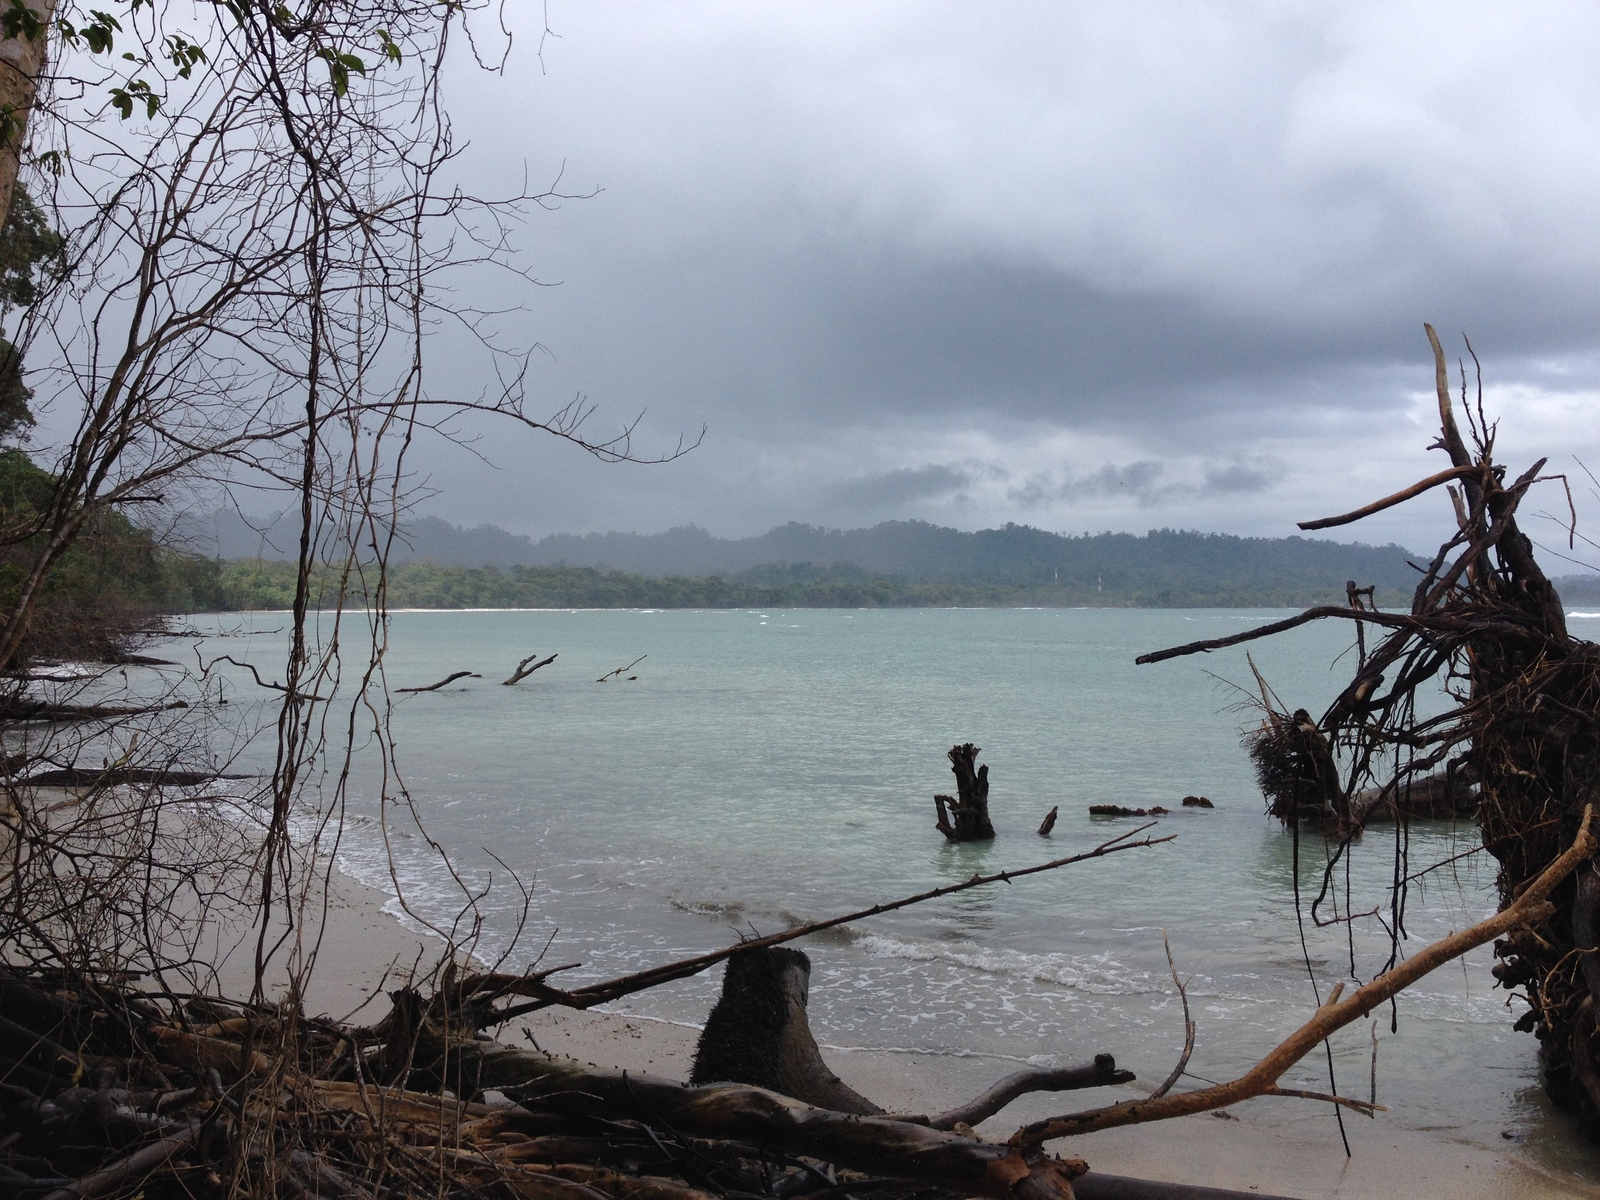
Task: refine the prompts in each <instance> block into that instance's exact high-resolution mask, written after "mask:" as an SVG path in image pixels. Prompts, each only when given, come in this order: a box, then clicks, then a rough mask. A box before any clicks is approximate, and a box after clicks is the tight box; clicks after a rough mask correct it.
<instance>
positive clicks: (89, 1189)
mask: <svg viewBox="0 0 1600 1200" xmlns="http://www.w3.org/2000/svg"><path fill="white" fill-rule="evenodd" d="M201 1129H202V1123H201V1122H199V1121H195V1122H192V1123H191V1124H190V1126H189V1128H187V1129H185V1130H184V1131H183V1132H181V1133H174V1134H171V1135H169V1136H167V1137H164V1138H162V1139H161V1140H160V1141H159V1142H153V1143H151V1144H150V1145H148V1146H145V1147H144V1148H143V1149H140V1150H135V1151H134V1152H133V1153H132V1154H130V1155H128V1156H127V1157H126V1158H122V1159H119V1160H118V1161H116V1162H114V1163H112V1164H111V1165H110V1166H108V1167H103V1168H101V1169H100V1170H98V1171H95V1172H94V1173H93V1174H90V1175H85V1176H84V1177H83V1178H81V1179H75V1180H73V1181H72V1182H71V1183H69V1184H68V1185H67V1186H66V1187H64V1188H58V1189H57V1190H56V1191H53V1192H51V1193H50V1194H49V1195H48V1196H46V1197H45V1198H44V1200H88V1198H89V1197H91V1196H103V1195H105V1194H106V1193H107V1192H111V1191H116V1190H117V1189H119V1188H121V1187H123V1186H124V1185H126V1184H128V1183H130V1182H133V1181H135V1180H138V1179H141V1178H143V1177H144V1176H146V1175H149V1174H151V1173H152V1172H154V1171H155V1170H156V1169H157V1168H159V1167H162V1166H164V1165H166V1164H167V1163H168V1162H170V1161H171V1160H172V1159H174V1158H177V1157H179V1156H180V1155H182V1154H184V1153H185V1152H187V1151H188V1150H190V1149H192V1148H193V1147H194V1144H195V1143H196V1142H197V1141H199V1139H200V1131H201Z"/></svg>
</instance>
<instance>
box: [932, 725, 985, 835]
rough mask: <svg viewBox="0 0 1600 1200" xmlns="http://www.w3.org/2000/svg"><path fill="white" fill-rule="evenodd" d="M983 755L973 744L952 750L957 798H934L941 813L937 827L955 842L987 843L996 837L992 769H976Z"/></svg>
mask: <svg viewBox="0 0 1600 1200" xmlns="http://www.w3.org/2000/svg"><path fill="white" fill-rule="evenodd" d="M981 753H982V751H981V750H979V749H978V747H976V746H974V745H973V744H972V743H971V742H966V743H964V744H962V745H959V746H952V747H950V769H951V770H952V771H953V772H955V776H956V795H955V796H954V797H951V796H935V797H934V798H933V803H934V807H935V808H936V809H937V810H938V813H939V819H938V822H937V823H936V825H935V826H934V827H935V828H936V829H938V831H939V832H940V833H942V834H944V836H945V837H947V838H949V839H950V840H951V841H952V842H986V841H989V840H990V839H992V838H993V837H994V825H993V824H991V823H990V821H989V768H988V766H987V765H985V766H981V767H979V766H976V763H977V758H978V755H979V754H981Z"/></svg>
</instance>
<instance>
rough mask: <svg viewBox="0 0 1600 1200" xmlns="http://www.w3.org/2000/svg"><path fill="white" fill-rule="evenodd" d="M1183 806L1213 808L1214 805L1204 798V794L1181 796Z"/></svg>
mask: <svg viewBox="0 0 1600 1200" xmlns="http://www.w3.org/2000/svg"><path fill="white" fill-rule="evenodd" d="M1183 807H1184V808H1215V807H1216V805H1215V804H1213V803H1211V801H1210V800H1208V799H1206V798H1205V797H1204V796H1185V797H1184V798H1183Z"/></svg>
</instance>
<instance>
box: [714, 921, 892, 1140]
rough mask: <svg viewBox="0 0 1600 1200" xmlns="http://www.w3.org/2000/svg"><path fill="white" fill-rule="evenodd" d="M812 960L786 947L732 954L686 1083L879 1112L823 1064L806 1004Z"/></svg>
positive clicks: (864, 1112)
mask: <svg viewBox="0 0 1600 1200" xmlns="http://www.w3.org/2000/svg"><path fill="white" fill-rule="evenodd" d="M810 988H811V960H810V959H809V958H807V957H806V956H805V954H803V953H802V952H801V951H799V950H792V949H790V948H789V947H787V946H769V947H767V948H766V949H764V950H754V951H751V952H750V953H749V954H735V955H734V956H733V957H732V958H730V959H729V960H728V969H727V972H726V974H724V975H723V977H722V995H721V997H720V998H719V999H718V1000H717V1004H716V1007H715V1008H713V1009H712V1010H711V1015H710V1016H708V1017H707V1018H706V1027H705V1031H704V1032H703V1033H702V1034H701V1035H700V1044H699V1045H698V1046H697V1047H696V1048H695V1055H694V1070H693V1071H691V1072H690V1074H689V1082H690V1083H693V1084H702V1083H748V1084H753V1085H754V1086H756V1087H764V1088H768V1089H770V1090H771V1091H774V1092H782V1093H783V1094H784V1095H785V1096H793V1097H794V1098H795V1099H796V1100H804V1101H805V1102H806V1103H807V1104H815V1105H816V1106H817V1107H818V1108H832V1109H836V1110H838V1111H839V1112H847V1113H856V1114H857V1115H860V1116H876V1115H878V1114H879V1113H881V1112H883V1109H881V1108H879V1107H878V1106H877V1105H876V1104H874V1103H873V1102H872V1101H870V1100H868V1099H867V1098H866V1097H865V1096H863V1095H861V1094H860V1093H859V1092H856V1091H855V1090H854V1089H852V1088H851V1087H850V1086H849V1085H848V1084H846V1083H845V1082H844V1081H843V1080H841V1079H840V1078H839V1077H838V1076H837V1075H835V1074H834V1073H833V1072H832V1071H830V1070H829V1069H828V1064H827V1063H825V1062H823V1061H822V1051H820V1050H819V1049H818V1048H817V1040H816V1038H815V1037H813V1036H812V1034H811V1025H810V1023H809V1021H808V1020H807V1018H806V1004H807V1001H808V999H809V996H810Z"/></svg>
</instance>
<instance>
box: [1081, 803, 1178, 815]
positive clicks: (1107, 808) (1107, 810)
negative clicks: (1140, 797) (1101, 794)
mask: <svg viewBox="0 0 1600 1200" xmlns="http://www.w3.org/2000/svg"><path fill="white" fill-rule="evenodd" d="M1171 811H1172V810H1171V809H1170V808H1162V807H1161V805H1159V804H1152V805H1151V806H1150V807H1149V808H1125V807H1123V806H1122V805H1120V804H1091V805H1089V815H1090V816H1091V817H1164V816H1166V815H1167V814H1168V813H1169V812H1171Z"/></svg>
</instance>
